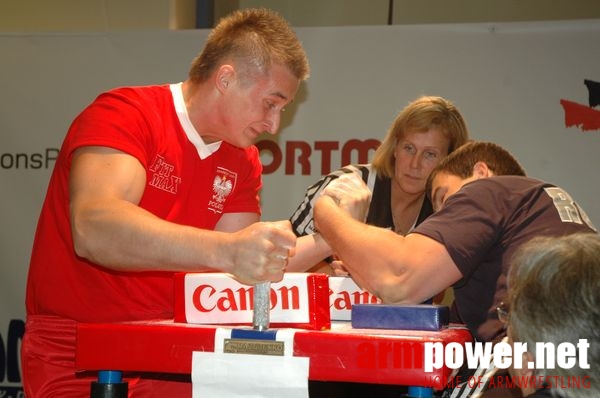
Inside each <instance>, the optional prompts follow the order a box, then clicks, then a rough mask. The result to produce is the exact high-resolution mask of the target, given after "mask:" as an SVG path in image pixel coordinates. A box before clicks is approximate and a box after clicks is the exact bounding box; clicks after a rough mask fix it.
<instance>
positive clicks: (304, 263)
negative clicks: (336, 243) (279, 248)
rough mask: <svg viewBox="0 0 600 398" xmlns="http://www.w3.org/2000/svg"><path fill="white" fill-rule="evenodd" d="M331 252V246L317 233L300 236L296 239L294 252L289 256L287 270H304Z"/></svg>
mask: <svg viewBox="0 0 600 398" xmlns="http://www.w3.org/2000/svg"><path fill="white" fill-rule="evenodd" d="M331 254H332V251H331V248H330V247H329V245H328V244H327V242H326V241H325V240H324V239H323V237H322V236H321V235H320V234H319V233H314V234H310V235H305V236H301V237H299V238H298V240H296V254H295V255H294V256H293V257H290V259H289V262H288V266H287V271H288V272H305V271H307V270H309V269H310V268H312V267H314V266H315V265H316V264H318V263H319V262H320V261H322V260H323V259H325V258H327V257H329V256H330V255H331Z"/></svg>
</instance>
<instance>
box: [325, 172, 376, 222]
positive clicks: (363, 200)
mask: <svg viewBox="0 0 600 398" xmlns="http://www.w3.org/2000/svg"><path fill="white" fill-rule="evenodd" d="M321 195H323V196H329V197H330V198H332V199H333V200H334V201H335V203H336V204H337V205H338V207H340V208H341V209H343V210H345V211H347V212H348V214H350V216H351V217H352V218H354V219H355V220H358V221H361V222H365V221H366V219H367V214H368V212H369V205H370V203H371V191H370V190H369V188H368V187H367V185H366V184H365V183H364V181H363V180H362V178H361V177H360V176H359V175H358V174H357V173H347V174H343V175H341V176H340V177H338V178H336V179H335V180H333V181H332V182H330V183H329V185H327V187H325V189H324V190H323V192H322V193H321Z"/></svg>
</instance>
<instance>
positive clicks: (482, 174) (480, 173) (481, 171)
mask: <svg viewBox="0 0 600 398" xmlns="http://www.w3.org/2000/svg"><path fill="white" fill-rule="evenodd" d="M493 175H494V172H493V171H492V170H490V168H489V167H488V165H487V163H485V162H482V161H479V162H477V163H475V166H473V177H474V178H475V179H479V178H487V177H491V176H493Z"/></svg>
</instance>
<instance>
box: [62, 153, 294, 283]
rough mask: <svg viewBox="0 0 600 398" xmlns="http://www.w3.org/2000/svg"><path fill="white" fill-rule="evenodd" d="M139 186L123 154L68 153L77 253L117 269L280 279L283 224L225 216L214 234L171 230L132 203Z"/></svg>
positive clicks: (285, 237)
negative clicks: (216, 272)
mask: <svg viewBox="0 0 600 398" xmlns="http://www.w3.org/2000/svg"><path fill="white" fill-rule="evenodd" d="M145 183H146V175H145V171H144V168H143V167H142V165H141V164H140V163H139V162H138V160H137V159H135V158H134V157H132V156H130V155H127V154H125V153H122V152H120V151H116V150H113V149H109V148H100V147H84V148H80V149H78V150H77V151H76V152H75V154H74V156H73V162H72V166H71V176H70V181H69V194H70V210H71V225H72V230H73V241H74V246H75V251H76V253H77V254H78V255H79V256H82V257H85V258H87V259H89V260H90V261H92V262H94V263H97V264H99V265H102V266H104V267H107V268H111V269H115V270H119V271H147V270H168V271H199V270H205V269H208V268H209V266H210V268H211V269H218V270H221V271H224V272H230V273H232V274H234V275H235V276H236V277H237V278H238V279H240V281H242V282H245V283H255V282H257V281H260V280H267V279H268V280H274V281H277V280H280V279H281V277H282V276H283V273H282V272H283V271H282V266H283V260H282V258H283V257H287V255H288V252H289V251H290V250H292V251H293V247H294V246H295V236H294V235H293V233H292V232H291V229H290V228H289V223H287V222H286V223H287V224H288V225H287V228H286V226H284V225H283V224H281V225H280V224H278V223H256V222H255V221H257V220H258V216H257V215H248V214H246V213H244V214H238V215H235V214H230V215H227V216H226V217H225V218H223V219H222V220H221V221H220V222H219V224H218V225H217V228H218V229H220V231H208V230H202V229H198V228H193V227H189V226H183V225H178V224H175V223H172V222H168V221H165V220H162V219H160V218H158V217H156V216H155V215H153V214H151V213H149V212H148V211H146V210H144V209H142V208H141V207H139V206H138V203H139V201H140V198H141V197H142V193H143V190H144V187H145ZM244 227H245V228H244ZM240 228H242V229H240ZM232 231H237V232H232Z"/></svg>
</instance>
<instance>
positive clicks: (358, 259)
mask: <svg viewBox="0 0 600 398" xmlns="http://www.w3.org/2000/svg"><path fill="white" fill-rule="evenodd" d="M315 221H316V224H317V227H318V229H319V231H320V233H321V234H322V235H323V237H324V238H325V240H326V241H327V242H328V243H329V245H330V246H331V248H332V249H333V251H334V252H335V253H336V254H337V255H338V257H340V258H341V260H342V261H343V262H344V266H345V267H346V269H348V271H349V272H350V274H351V275H352V278H353V279H354V280H355V281H356V283H357V284H358V285H359V286H361V287H363V288H364V289H366V290H369V291H370V292H371V293H373V294H374V295H376V296H377V297H379V298H381V299H382V301H383V302H385V303H421V302H423V301H424V300H426V299H428V298H430V297H432V296H433V295H435V294H437V293H438V292H440V291H442V290H444V289H445V288H447V287H448V286H450V285H452V284H453V283H454V282H456V281H458V280H459V279H460V278H461V273H460V271H459V270H458V268H457V267H456V265H455V264H454V262H453V261H452V259H451V258H450V255H449V254H448V251H447V250H446V248H445V247H444V246H443V245H442V244H440V243H438V242H436V241H435V240H433V239H430V238H428V237H426V236H423V235H419V234H416V233H413V234H409V235H407V236H406V237H403V236H401V235H398V234H395V233H393V232H392V231H389V230H386V229H383V228H378V227H373V226H370V225H367V224H364V223H362V222H360V221H356V220H355V219H353V218H352V217H351V216H350V215H349V214H348V213H347V212H346V211H345V210H344V209H342V208H340V207H338V205H337V204H336V202H335V201H334V200H333V199H332V198H331V197H328V196H323V197H321V198H320V199H319V200H318V201H317V203H316V206H315ZM342 225H343V227H341V226H342Z"/></svg>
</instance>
